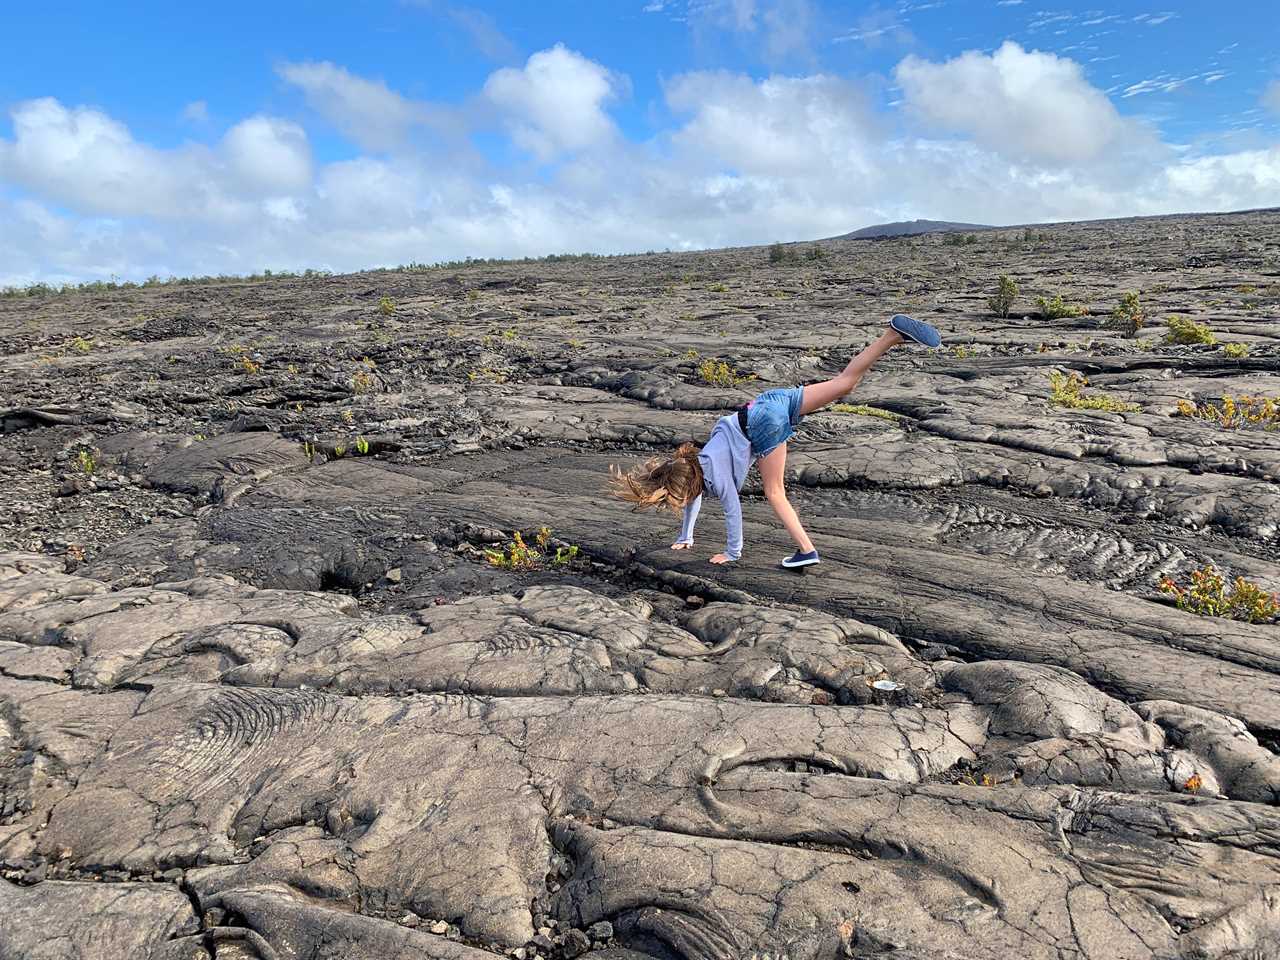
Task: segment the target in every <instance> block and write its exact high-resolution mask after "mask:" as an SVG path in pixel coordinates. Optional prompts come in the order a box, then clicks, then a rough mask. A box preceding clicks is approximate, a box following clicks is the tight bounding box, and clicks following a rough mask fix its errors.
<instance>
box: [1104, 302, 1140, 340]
mask: <svg viewBox="0 0 1280 960" xmlns="http://www.w3.org/2000/svg"><path fill="white" fill-rule="evenodd" d="M1146 322H1147V314H1146V311H1145V310H1143V309H1142V303H1141V301H1140V300H1139V298H1138V294H1137V293H1135V292H1133V291H1130V292H1129V293H1126V294H1125V295H1124V296H1122V297H1121V298H1120V305H1119V306H1118V307H1116V308H1115V309H1114V310H1112V311H1111V320H1110V321H1109V323H1108V326H1110V327H1111V328H1112V329H1114V330H1118V331H1119V332H1120V333H1122V334H1124V336H1126V337H1136V336H1137V335H1138V331H1139V330H1141V329H1142V325H1143V324H1144V323H1146Z"/></svg>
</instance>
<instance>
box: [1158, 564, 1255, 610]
mask: <svg viewBox="0 0 1280 960" xmlns="http://www.w3.org/2000/svg"><path fill="white" fill-rule="evenodd" d="M1160 592H1161V593H1167V594H1169V595H1170V596H1172V597H1173V599H1174V603H1175V604H1177V607H1178V609H1179V610H1186V611H1188V612H1190V613H1198V614H1200V616H1202V617H1226V618H1227V619H1229V620H1243V621H1245V622H1247V623H1268V622H1270V621H1272V620H1275V619H1276V617H1277V616H1280V595H1277V594H1274V593H1267V591H1265V590H1263V589H1262V588H1261V587H1259V586H1258V585H1257V584H1256V583H1250V582H1249V581H1248V580H1246V579H1245V578H1244V577H1236V579H1235V581H1234V582H1233V583H1232V584H1231V590H1230V591H1229V592H1228V590H1227V581H1226V578H1225V577H1223V575H1222V574H1221V573H1219V572H1218V570H1217V568H1216V567H1214V566H1213V564H1207V565H1205V566H1204V567H1202V568H1201V569H1199V570H1193V571H1191V582H1190V583H1189V584H1187V585H1186V586H1179V585H1178V584H1177V583H1175V582H1174V581H1173V579H1172V578H1171V577H1165V578H1164V579H1162V580H1161V581H1160Z"/></svg>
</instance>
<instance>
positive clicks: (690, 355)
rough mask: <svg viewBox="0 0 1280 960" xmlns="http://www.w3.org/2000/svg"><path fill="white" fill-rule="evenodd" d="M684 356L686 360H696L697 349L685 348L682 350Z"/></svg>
mask: <svg viewBox="0 0 1280 960" xmlns="http://www.w3.org/2000/svg"><path fill="white" fill-rule="evenodd" d="M684 358H685V359H686V360H697V359H698V351H697V350H695V349H693V347H690V348H689V349H688V350H686V351H685V352H684Z"/></svg>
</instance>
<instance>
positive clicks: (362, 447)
mask: <svg viewBox="0 0 1280 960" xmlns="http://www.w3.org/2000/svg"><path fill="white" fill-rule="evenodd" d="M356 454H357V455H359V456H361V457H367V456H368V455H369V441H368V440H366V439H365V438H364V437H356Z"/></svg>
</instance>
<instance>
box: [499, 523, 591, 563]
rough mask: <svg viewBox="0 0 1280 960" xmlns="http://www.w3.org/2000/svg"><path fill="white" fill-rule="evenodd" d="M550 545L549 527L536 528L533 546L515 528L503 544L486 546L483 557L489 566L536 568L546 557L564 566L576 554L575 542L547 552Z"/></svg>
mask: <svg viewBox="0 0 1280 960" xmlns="http://www.w3.org/2000/svg"><path fill="white" fill-rule="evenodd" d="M551 545H552V544H551V528H550V527H539V528H538V531H537V533H536V534H535V535H534V545H533V546H530V545H529V544H527V543H525V541H524V534H522V533H521V532H520V531H519V530H517V531H515V532H514V533H513V534H512V535H511V540H510V542H508V543H507V544H506V545H505V546H503V547H500V548H498V549H488V548H487V549H486V550H485V551H484V557H485V560H487V561H488V562H489V565H490V566H494V567H498V568H499V569H502V570H536V569H538V568H539V567H541V566H542V564H543V563H544V562H545V561H546V560H548V559H550V562H551V563H552V565H554V566H557V567H565V566H568V565H569V564H570V563H572V562H573V561H574V560H575V559H576V558H577V556H578V553H579V550H578V546H577V544H572V543H571V544H564V545H561V546H557V547H556V548H555V553H549V552H548V551H549V549H550V547H551Z"/></svg>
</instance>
